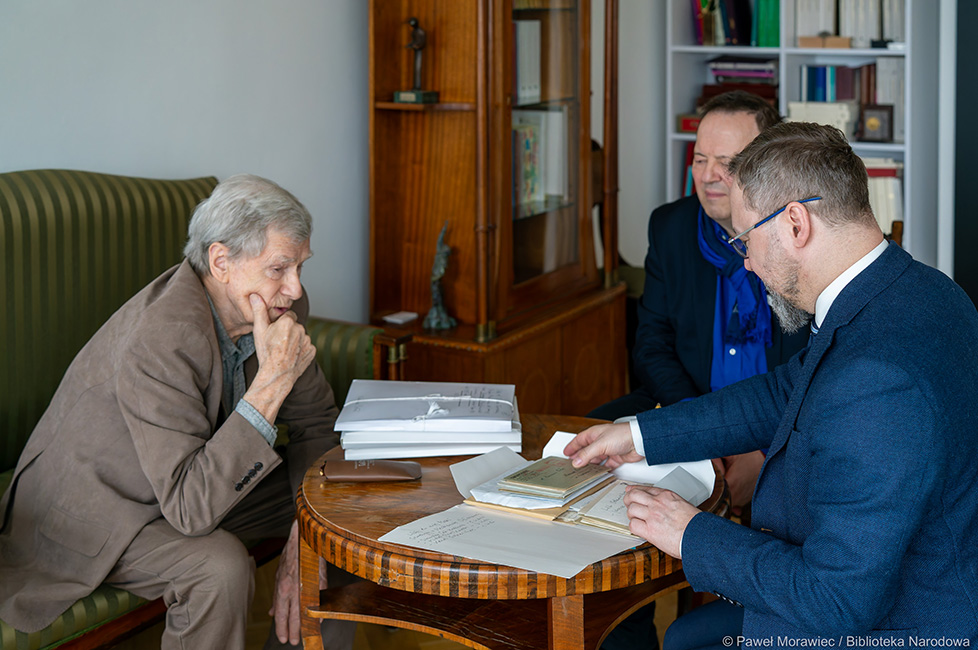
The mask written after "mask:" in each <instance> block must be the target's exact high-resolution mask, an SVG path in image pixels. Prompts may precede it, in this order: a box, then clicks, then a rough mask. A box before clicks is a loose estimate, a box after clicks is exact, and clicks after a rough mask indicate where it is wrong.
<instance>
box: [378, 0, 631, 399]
mask: <svg viewBox="0 0 978 650" xmlns="http://www.w3.org/2000/svg"><path fill="white" fill-rule="evenodd" d="M605 13H606V20H605V22H606V29H605V46H606V47H605V52H606V54H605V59H606V61H605V79H606V83H605V88H604V91H603V93H599V94H597V96H598V97H603V99H604V115H605V116H606V117H605V127H604V134H603V141H604V147H603V149H602V150H601V151H600V153H599V154H598V155H597V156H593V155H592V151H591V149H592V147H591V139H592V135H591V132H590V119H591V98H592V88H591V84H590V78H591V75H590V65H591V63H590V61H591V59H590V44H591V7H590V2H589V0H371V2H370V9H369V16H370V17H369V31H370V34H369V51H370V61H369V70H370V80H369V92H370V233H371V236H370V242H371V250H370V255H371V259H370V262H371V264H370V266H371V283H370V284H371V296H370V309H371V319H372V320H373V321H374V322H375V323H377V324H381V325H384V323H383V321H382V318H383V316H384V315H386V314H390V313H392V312H397V311H402V310H403V311H413V312H417V313H418V314H419V317H418V319H417V321H414V322H412V323H410V324H408V325H407V326H405V328H406V329H408V330H409V331H410V332H411V334H412V335H413V336H412V339H411V343H409V344H408V345H407V349H406V354H407V357H408V359H409V361H408V363H406V364H405V365H404V379H409V380H431V381H476V382H493V383H514V384H516V388H517V395H518V398H519V402H520V408H521V409H522V410H523V411H524V412H527V413H529V412H537V413H558V414H571V415H583V414H585V413H587V412H588V411H589V410H590V409H592V408H594V407H596V406H598V405H600V404H602V403H604V402H606V401H609V400H611V399H614V398H616V397H619V396H620V395H622V394H624V392H625V389H626V386H625V372H626V365H627V364H626V352H625V342H624V337H625V324H624V304H625V293H624V287H623V286H622V285H620V284H619V283H618V282H617V249H618V245H617V229H616V227H615V223H616V218H617V216H616V195H617V168H616V164H615V160H616V157H617V124H616V115H617V93H616V80H617V74H616V70H615V68H616V65H617V55H616V47H617V39H616V33H617V1H616V0H607V2H606V5H605ZM412 17H413V18H417V19H418V22H419V24H420V26H421V28H422V29H424V30H425V32H426V44H425V47H424V49H423V50H422V83H421V87H422V89H424V90H428V91H435V92H437V93H438V101H437V102H436V103H430V104H410V103H399V102H396V101H394V99H395V93H397V92H398V91H405V90H409V89H411V88H412V86H413V77H414V58H413V52H412V50H411V49H410V48H406V47H405V45H406V44H407V43H408V42H409V41H410V40H411V34H412V28H411V26H409V25H408V20H409V19H410V18H412ZM598 172H601V173H600V174H599V173H598ZM595 205H597V206H599V208H600V214H601V216H602V218H601V220H600V221H601V224H600V229H601V230H600V232H601V240H602V242H601V243H602V245H603V248H602V250H601V251H600V252H599V253H598V254H596V253H595V235H594V233H595V229H596V228H595V225H594V223H593V222H594V220H595V217H594V216H593V214H594V210H593V208H594V206H595ZM445 224H447V229H446V234H445V243H446V244H448V245H449V246H450V247H451V256H450V258H449V263H448V270H447V273H446V274H445V276H444V277H443V278H442V280H441V295H442V297H443V300H444V304H445V306H446V308H447V310H448V313H449V314H450V315H451V316H453V317H454V318H455V319H456V320H457V322H458V325H457V326H456V327H454V328H452V329H448V330H441V331H427V330H424V329H423V327H422V322H423V320H424V317H425V315H426V313H427V312H428V310H429V309H430V307H431V304H432V287H431V277H432V264H433V261H434V257H435V252H436V243H437V241H438V236H439V232H440V231H441V229H442V227H443V226H445ZM599 258H600V259H599Z"/></svg>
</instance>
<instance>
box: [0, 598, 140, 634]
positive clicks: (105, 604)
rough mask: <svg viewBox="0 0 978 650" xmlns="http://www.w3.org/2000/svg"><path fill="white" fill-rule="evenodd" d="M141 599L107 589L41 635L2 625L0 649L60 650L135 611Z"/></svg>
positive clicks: (78, 603)
mask: <svg viewBox="0 0 978 650" xmlns="http://www.w3.org/2000/svg"><path fill="white" fill-rule="evenodd" d="M145 602H147V601H145V600H143V599H142V598H140V597H139V596H134V595H133V594H131V593H129V592H128V591H123V590H122V589H116V588H114V587H109V586H106V585H102V586H100V587H99V588H98V589H96V590H95V591H94V592H92V594H91V595H90V596H88V597H86V598H82V599H81V600H79V601H77V602H76V603H75V604H74V605H72V606H71V607H70V608H69V609H68V610H67V611H66V612H65V613H64V614H62V615H61V616H59V617H58V619H57V620H56V621H55V622H54V623H52V624H51V625H49V626H48V627H46V628H44V629H43V630H41V631H39V632H33V633H31V634H28V633H26V632H19V631H17V630H15V629H14V628H12V627H10V626H9V625H7V624H6V623H4V622H3V621H0V648H2V649H3V650H39V649H40V648H44V649H47V648H56V647H57V646H59V645H61V644H62V643H65V642H66V641H70V640H71V639H73V638H76V637H78V636H81V635H82V634H84V633H85V632H88V631H89V630H92V629H94V628H96V627H98V626H99V625H101V624H102V623H105V622H106V621H111V620H112V619H114V618H117V617H118V616H120V615H121V614H125V613H126V612H129V611H132V610H134V609H136V608H137V607H139V606H140V605H142V604H143V603H145Z"/></svg>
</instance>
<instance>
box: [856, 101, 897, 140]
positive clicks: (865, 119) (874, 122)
mask: <svg viewBox="0 0 978 650" xmlns="http://www.w3.org/2000/svg"><path fill="white" fill-rule="evenodd" d="M861 122H862V126H863V128H862V137H861V138H860V139H861V140H863V141H866V142H893V105H892V104H867V105H865V106H863V110H862V119H861Z"/></svg>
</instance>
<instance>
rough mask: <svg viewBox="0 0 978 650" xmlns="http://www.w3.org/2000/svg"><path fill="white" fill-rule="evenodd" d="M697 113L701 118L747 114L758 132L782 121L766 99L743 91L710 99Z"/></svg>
mask: <svg viewBox="0 0 978 650" xmlns="http://www.w3.org/2000/svg"><path fill="white" fill-rule="evenodd" d="M697 112H698V113H699V116H700V117H701V118H703V117H706V116H707V115H709V114H710V113H747V114H748V115H752V116H754V121H755V122H756V123H757V130H758V132H760V131H763V130H764V129H766V128H768V127H770V126H774V125H775V124H780V123H781V120H782V118H781V114H780V113H778V110H777V109H776V108H774V107H773V106H771V104H770V103H769V102H768V101H767V100H766V99H764V98H763V97H761V96H760V95H755V94H754V93H751V92H747V91H745V90H730V91H727V92H725V93H720V94H719V95H716V96H715V97H711V98H710V99H709V100H708V101H707V102H706V103H705V104H703V105H702V106H701V107H700V108H699V110H698V111H697Z"/></svg>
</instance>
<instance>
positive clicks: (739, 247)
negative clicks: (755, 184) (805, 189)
mask: <svg viewBox="0 0 978 650" xmlns="http://www.w3.org/2000/svg"><path fill="white" fill-rule="evenodd" d="M821 198H822V197H820V196H813V197H810V198H807V199H802V200H801V201H792V203H808V202H809V201H818V200H819V199H821ZM789 205H791V203H786V204H784V205H783V206H781V207H780V208H778V209H777V210H775V211H774V212H772V213H771V214H769V215H767V216H766V217H764V218H763V219H761V220H760V221H758V222H757V223H755V224H754V225H753V226H751V227H750V228H748V229H747V230H745V231H744V232H742V233H740V234H739V235H734V236H733V237H731V238H730V239H728V240H727V243H728V244H730V245H731V246H733V249H734V250H735V251H737V254H739V255H740V256H741V257H743V258H744V259H747V258H748V257H749V255H750V253H749V252H748V250H747V242H745V241H744V240H743V239H741V238H742V237H743V236H744V235H746V234H747V233H749V232H750V231H751V230H753V229H754V228H757V227H758V226H763V225H764V224H766V223H767V222H768V221H770V220H771V219H773V218H775V217H776V216H778V215H779V214H781V213H782V212H784V210H785V208H787V207H788V206H789Z"/></svg>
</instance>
